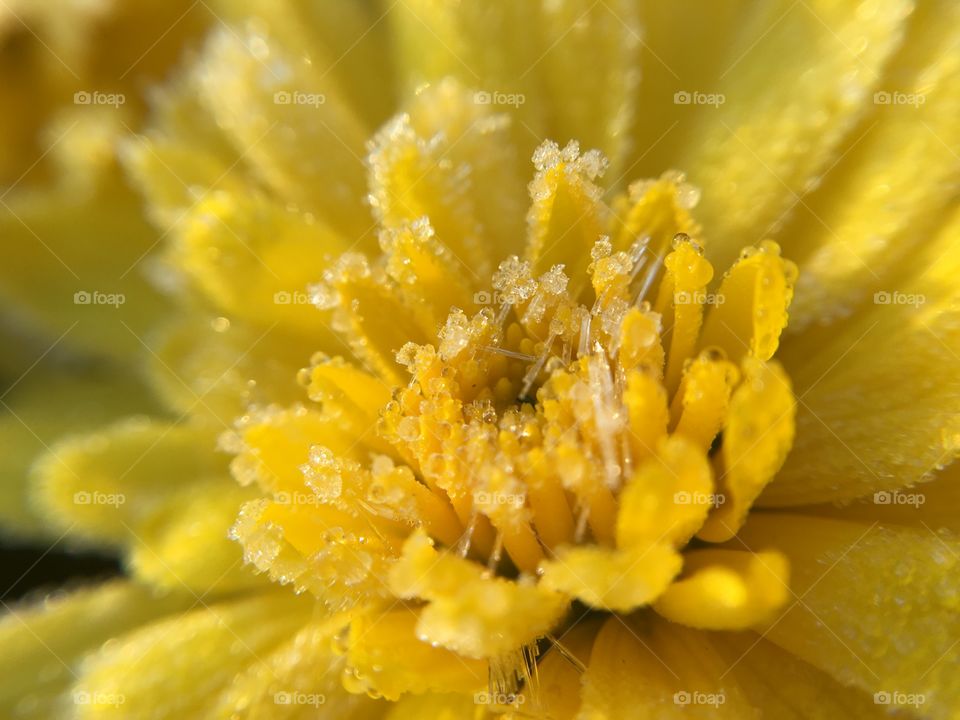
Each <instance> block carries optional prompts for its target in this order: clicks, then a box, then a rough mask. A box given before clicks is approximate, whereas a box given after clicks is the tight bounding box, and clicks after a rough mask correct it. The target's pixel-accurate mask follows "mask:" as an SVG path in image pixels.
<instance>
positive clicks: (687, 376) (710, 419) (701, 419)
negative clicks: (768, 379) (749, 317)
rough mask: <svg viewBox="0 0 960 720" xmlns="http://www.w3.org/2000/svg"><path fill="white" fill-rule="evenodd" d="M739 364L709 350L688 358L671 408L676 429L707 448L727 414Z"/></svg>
mask: <svg viewBox="0 0 960 720" xmlns="http://www.w3.org/2000/svg"><path fill="white" fill-rule="evenodd" d="M739 380H740V371H739V370H737V366H736V365H734V364H733V363H731V362H728V361H727V360H724V359H722V358H719V357H715V356H713V355H712V354H711V353H709V351H707V352H704V353H702V354H701V355H700V356H699V357H697V358H696V359H695V360H693V361H691V362H688V363H687V365H686V368H685V369H684V373H683V379H682V380H681V381H680V388H679V389H678V390H677V393H676V395H674V396H673V403H672V405H671V408H670V414H671V416H672V419H673V422H672V424H673V425H674V432H675V433H676V434H677V435H683V436H684V437H685V438H687V439H688V440H690V441H691V442H693V443H696V444H697V445H698V446H699V447H700V449H701V450H703V451H704V452H706V451H707V450H709V449H710V446H711V445H712V444H713V440H714V438H715V437H716V436H717V433H718V432H720V428H721V427H722V426H723V422H724V420H725V419H726V418H727V412H728V407H729V405H730V396H731V394H732V393H733V392H734V387H735V386H736V384H737V382H738V381H739Z"/></svg>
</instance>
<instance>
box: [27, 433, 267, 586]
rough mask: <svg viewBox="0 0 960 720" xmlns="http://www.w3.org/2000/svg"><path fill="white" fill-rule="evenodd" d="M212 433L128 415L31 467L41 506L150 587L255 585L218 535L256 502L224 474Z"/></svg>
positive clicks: (64, 445)
mask: <svg viewBox="0 0 960 720" xmlns="http://www.w3.org/2000/svg"><path fill="white" fill-rule="evenodd" d="M215 448H216V433H215V431H212V430H211V429H210V428H205V427H202V426H197V425H189V424H185V425H171V424H167V423H165V422H161V421H153V422H151V421H147V420H146V419H143V418H140V419H137V418H134V419H129V420H125V421H122V422H119V423H116V424H114V425H111V426H108V427H106V428H104V429H102V430H100V431H99V432H96V433H92V434H89V435H80V436H74V437H71V438H70V439H67V440H64V441H62V442H60V443H58V444H56V445H55V446H53V447H52V448H51V449H50V451H49V452H48V453H47V454H46V455H45V456H44V457H43V458H42V459H41V460H40V461H39V462H38V463H37V465H36V467H35V469H34V482H35V484H36V487H35V492H36V493H37V501H38V505H39V507H41V508H42V509H43V511H44V513H45V514H46V515H47V517H49V518H50V519H51V520H52V521H54V522H55V523H56V525H57V526H59V527H62V528H64V529H69V532H70V533H71V536H72V537H74V538H75V539H77V540H82V541H85V542H92V543H94V544H98V545H106V546H116V547H120V548H121V549H123V550H124V552H125V554H126V556H127V561H128V563H129V565H130V568H131V570H132V571H133V573H134V574H135V575H136V576H137V577H138V578H139V579H140V580H141V581H145V582H148V583H150V584H153V585H156V586H159V587H163V588H167V589H181V590H182V589H183V587H184V586H185V587H186V588H189V589H191V590H193V591H195V592H198V593H207V592H212V591H214V590H217V591H225V590H232V589H237V588H244V587H250V586H251V585H254V584H257V580H256V578H254V577H252V576H251V575H250V573H249V572H248V571H246V570H245V569H244V568H243V567H242V555H241V553H240V551H239V548H237V547H236V546H235V545H234V544H233V543H231V542H230V541H229V540H228V539H227V537H226V536H225V534H224V528H225V527H229V525H230V522H231V520H232V519H233V518H234V517H235V516H236V513H237V510H238V509H239V508H240V506H241V505H242V504H243V503H244V502H245V501H248V500H250V499H252V498H253V497H254V496H255V493H254V492H253V491H252V490H249V489H243V488H239V487H238V486H237V485H236V484H235V483H234V482H233V481H232V479H231V478H230V477H229V473H228V470H227V467H226V458H225V457H223V456H221V455H219V454H218V453H216V451H215Z"/></svg>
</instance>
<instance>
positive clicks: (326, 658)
mask: <svg viewBox="0 0 960 720" xmlns="http://www.w3.org/2000/svg"><path fill="white" fill-rule="evenodd" d="M346 622H347V621H346V620H345V619H344V618H343V617H341V616H333V617H320V618H317V619H311V620H309V621H306V622H305V624H304V626H303V627H302V628H300V629H299V630H298V631H297V633H296V634H295V635H293V636H292V637H291V638H290V639H288V640H286V641H285V642H283V643H282V644H281V645H278V646H277V647H275V648H273V649H272V650H270V651H269V653H268V654H266V655H263V656H261V660H260V661H259V662H256V663H253V664H251V665H250V667H248V668H247V669H246V670H244V671H243V672H242V673H240V674H239V675H237V677H236V678H234V680H233V682H232V684H231V686H230V688H229V689H228V690H227V691H226V692H225V693H224V694H223V697H222V699H221V700H220V702H219V703H218V706H217V709H216V710H214V711H213V712H212V714H211V715H210V717H212V718H218V720H309V719H310V718H316V717H317V716H318V714H320V713H322V714H324V715H326V716H328V717H336V718H344V720H367V719H370V720H372V719H373V718H380V717H383V713H384V711H385V709H386V708H385V707H384V703H380V702H376V701H374V700H372V699H371V698H368V697H366V696H363V695H354V694H351V693H348V692H347V691H346V690H345V689H344V687H343V685H342V683H341V682H340V675H341V673H342V672H343V670H344V665H345V662H346V661H345V658H344V657H343V655H342V654H337V653H336V652H335V646H336V644H337V642H338V640H337V637H338V633H340V632H342V629H343V627H344V625H345V624H346Z"/></svg>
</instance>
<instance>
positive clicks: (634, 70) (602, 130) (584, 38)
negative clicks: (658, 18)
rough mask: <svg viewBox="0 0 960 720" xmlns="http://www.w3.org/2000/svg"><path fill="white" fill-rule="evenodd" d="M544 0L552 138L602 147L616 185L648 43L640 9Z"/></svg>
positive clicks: (621, 1)
mask: <svg viewBox="0 0 960 720" xmlns="http://www.w3.org/2000/svg"><path fill="white" fill-rule="evenodd" d="M541 7H542V10H541V18H540V24H539V27H537V28H536V29H535V30H534V32H535V33H536V34H535V35H533V37H538V36H539V38H540V42H541V45H542V49H541V50H540V52H541V53H542V55H540V56H539V57H538V58H537V60H536V70H537V71H538V72H539V74H540V76H541V77H542V82H543V83H544V87H545V88H546V90H547V93H548V94H547V100H548V102H549V103H550V109H551V113H550V116H549V117H550V118H552V120H553V121H552V122H551V123H550V132H549V137H553V138H556V139H557V140H559V141H560V142H567V141H568V140H571V139H576V140H579V141H580V142H582V143H583V144H584V147H587V148H598V149H600V150H601V151H602V152H603V153H605V154H606V155H607V157H609V158H610V159H611V160H612V162H613V166H614V171H615V172H616V173H617V174H616V175H615V176H614V178H613V182H614V184H616V183H617V182H618V181H619V180H621V179H622V178H621V176H620V173H621V172H622V164H623V163H625V162H626V156H627V153H628V152H629V151H630V150H631V149H632V148H631V146H630V139H629V129H630V125H631V122H632V120H633V113H634V112H636V111H638V109H637V108H636V105H635V97H636V91H637V87H638V85H639V81H640V68H639V63H640V47H641V45H642V42H643V41H642V34H643V29H642V26H641V23H640V14H639V12H638V8H637V7H636V4H635V3H633V2H630V1H629V0H613V1H612V2H604V3H601V4H599V5H598V4H597V3H593V2H590V0H571V1H570V2H564V3H546V4H544V5H542V6H541ZM531 69H532V68H531ZM573 277H576V276H575V275H574V276H573Z"/></svg>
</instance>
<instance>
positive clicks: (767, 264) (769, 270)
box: [700, 242, 797, 361]
mask: <svg viewBox="0 0 960 720" xmlns="http://www.w3.org/2000/svg"><path fill="white" fill-rule="evenodd" d="M796 279H797V268H796V266H795V265H794V264H793V263H792V262H790V261H789V260H784V259H783V258H781V257H780V248H779V247H778V246H777V245H776V243H772V242H763V243H761V244H760V245H759V246H758V247H756V248H748V249H747V250H744V252H743V255H741V257H740V259H739V260H738V261H737V263H736V264H735V265H734V266H733V267H732V268H730V270H729V271H728V272H727V273H726V274H725V275H724V276H723V281H722V282H721V283H720V289H719V290H718V291H717V295H716V304H715V305H714V306H713V308H712V309H711V311H710V313H709V314H708V315H707V319H706V322H705V323H704V326H703V334H702V335H701V336H700V347H701V348H704V347H714V346H715V347H719V348H720V349H722V350H723V351H724V352H725V353H726V354H727V357H728V358H730V359H731V360H734V361H738V360H739V359H740V358H741V357H743V356H744V355H746V354H749V355H751V356H752V357H755V358H759V359H760V360H769V359H770V358H771V357H773V354H774V353H775V352H776V351H777V346H778V345H779V342H780V333H782V332H783V329H784V328H785V327H786V326H787V308H789V307H790V301H791V299H792V298H793V284H794V282H795V281H796Z"/></svg>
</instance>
